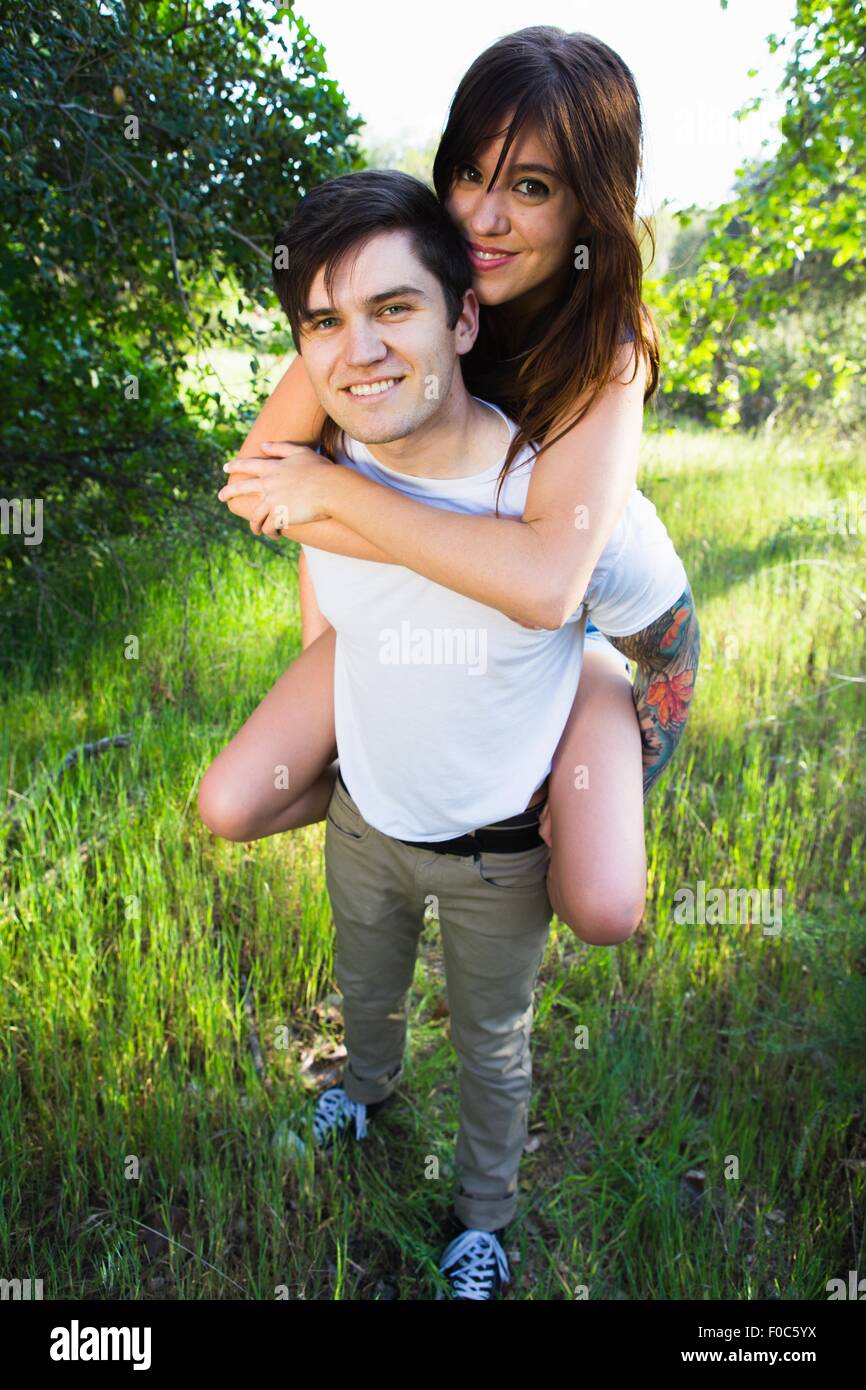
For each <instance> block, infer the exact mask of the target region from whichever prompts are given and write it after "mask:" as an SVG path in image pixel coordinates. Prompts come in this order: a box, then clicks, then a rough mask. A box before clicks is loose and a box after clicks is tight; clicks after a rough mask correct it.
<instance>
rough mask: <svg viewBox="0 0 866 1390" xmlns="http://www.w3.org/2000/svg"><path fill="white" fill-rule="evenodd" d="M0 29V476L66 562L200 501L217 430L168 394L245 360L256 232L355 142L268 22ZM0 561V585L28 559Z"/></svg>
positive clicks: (170, 15) (200, 8) (144, 15)
mask: <svg viewBox="0 0 866 1390" xmlns="http://www.w3.org/2000/svg"><path fill="white" fill-rule="evenodd" d="M0 26H2V27H0V35H2V43H0V130H2V134H0V149H2V155H3V158H2V166H0V219H2V238H0V352H2V355H3V358H4V361H5V364H6V366H5V369H4V383H3V385H4V397H5V409H4V411H3V417H2V427H0V429H2V433H0V462H2V465H3V476H4V490H5V494H6V497H7V498H9V497H10V496H18V497H26V498H38V499H42V500H43V501H44V510H43V516H44V531H45V535H46V538H47V539H49V540H50V539H55V540H57V541H58V542H61V543H62V544H63V545H64V546H67V545H68V544H69V543H70V542H71V541H73V540H74V539H76V538H79V539H80V538H86V537H87V536H92V535H94V534H95V533H103V534H104V533H106V532H110V533H122V532H130V531H132V532H136V531H138V530H140V529H141V527H142V526H145V525H147V524H148V523H149V522H153V521H154V520H164V519H165V518H167V517H168V516H169V515H170V514H171V512H172V510H174V511H175V512H176V510H177V503H178V501H179V500H182V499H185V498H189V497H191V496H193V495H194V494H195V493H196V490H197V489H201V488H202V487H206V488H207V489H208V490H209V491H210V492H213V479H214V476H215V474H214V461H215V458H216V457H217V456H218V457H220V458H223V457H225V455H226V453H227V451H228V448H229V447H230V446H229V444H228V443H227V441H228V440H229V439H231V440H232V442H233V441H234V438H235V435H236V432H237V422H236V421H233V420H232V419H231V418H230V416H229V415H228V414H227V412H226V411H225V409H224V407H223V404H222V403H221V401H220V399H219V396H218V394H216V393H212V394H211V395H208V394H206V393H205V392H204V391H200V392H198V393H194V394H193V396H192V399H191V400H190V399H187V400H186V401H184V399H183V396H182V393H181V391H180V388H179V375H180V373H181V371H182V370H183V369H184V367H185V365H186V363H187V361H188V359H189V356H190V354H191V352H193V350H195V349H197V348H198V349H200V348H201V347H203V346H207V345H208V344H209V343H212V342H214V341H215V340H216V339H217V338H219V339H221V340H226V339H229V338H231V337H232V336H234V337H235V339H236V340H237V338H238V337H240V338H242V339H243V340H244V341H246V342H248V343H249V344H250V346H251V348H252V349H253V350H255V346H256V343H257V341H258V338H257V335H256V333H255V331H254V330H252V329H250V328H244V327H243V325H242V324H240V323H237V322H236V323H230V322H229V319H228V317H227V315H226V312H225V299H226V296H227V294H228V293H231V294H232V295H237V296H238V297H239V298H240V297H243V300H245V301H246V302H247V303H251V304H252V305H256V304H259V305H263V304H266V303H267V302H268V301H269V300H270V298H271V293H272V292H271V278H270V259H271V250H272V242H273V235H274V232H275V230H276V228H277V227H278V226H279V224H280V223H281V221H283V220H284V219H285V217H286V215H287V213H288V211H289V210H290V208H291V206H292V204H293V203H294V202H295V201H296V200H297V199H298V198H299V197H300V196H301V195H303V193H304V192H305V191H306V190H307V189H308V188H309V187H311V186H312V185H314V184H316V183H318V182H320V181H321V180H322V179H325V178H327V177H330V176H332V175H334V174H339V173H342V172H345V171H347V170H349V169H351V168H353V167H356V166H357V164H358V162H359V155H358V152H357V146H356V143H355V137H356V132H357V130H358V128H359V127H360V125H361V122H360V120H359V119H357V118H355V117H353V116H352V115H350V113H349V111H348V109H347V105H346V101H345V98H344V96H343V94H342V93H341V91H340V90H339V89H338V87H337V86H336V84H335V83H334V82H333V81H332V80H331V79H330V78H329V77H328V75H327V72H326V65H325V55H324V53H323V50H322V48H321V46H320V45H319V43H318V42H317V40H316V38H315V37H314V35H313V34H312V33H311V32H310V30H309V28H308V27H307V25H306V24H305V23H304V22H303V20H302V19H300V18H299V17H297V16H296V15H294V14H293V12H292V8H291V6H288V5H279V4H273V3H257V4H255V5H253V4H250V3H248V2H247V0H220V2H219V3H212V0H211V2H210V3H209V2H208V0H188V2H187V3H185V4H183V5H180V4H172V3H165V0H158V3H156V2H155V0H150V2H149V3H143V4H137V3H132V2H130V3H123V0H103V2H102V3H100V4H99V5H94V4H93V3H91V0H52V3H51V4H50V5H43V4H42V3H40V2H39V0H21V3H19V4H18V5H17V6H15V7H5V8H4V11H3V18H2V21H0ZM215 294H216V296H217V304H216V308H215V310H214V306H213V304H212V303H211V302H209V299H210V300H211V301H212V300H213V299H214V296H215ZM239 307H243V305H242V304H241V305H239ZM4 539H5V554H4V556H3V561H4V565H5V570H4V573H5V575H6V578H7V579H8V578H9V576H10V574H12V573H13V572H14V570H15V569H16V567H17V566H18V565H20V564H24V565H32V564H33V563H35V561H34V551H35V550H39V549H40V547H32V548H28V547H24V546H22V545H21V544H20V541H19V538H16V537H6V538H4ZM42 549H43V553H44V547H43V548H42Z"/></svg>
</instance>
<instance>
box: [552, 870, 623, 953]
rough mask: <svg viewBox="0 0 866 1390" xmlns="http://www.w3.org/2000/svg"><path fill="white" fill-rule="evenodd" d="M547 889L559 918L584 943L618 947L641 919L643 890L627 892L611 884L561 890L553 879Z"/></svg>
mask: <svg viewBox="0 0 866 1390" xmlns="http://www.w3.org/2000/svg"><path fill="white" fill-rule="evenodd" d="M548 889H549V896H550V902H551V906H552V907H553V910H554V912H555V913H556V915H557V917H558V918H559V920H560V921H561V922H562V923H563V924H564V925H565V926H567V927H570V928H571V930H572V931H573V932H574V934H575V936H578V937H579V938H580V940H581V941H584V942H586V944H587V945H588V946H619V945H621V943H622V942H623V941H628V939H629V937H630V936H633V935H634V933H635V931H636V930H637V928H638V927H639V926H640V924H641V922H642V920H643V914H644V909H645V907H646V892H645V891H644V892H643V893H640V892H637V893H632V894H630V893H623V891H622V889H621V888H614V887H611V888H610V889H597V890H594V891H593V890H591V891H584V892H576V891H575V890H574V889H573V888H571V889H566V890H565V891H562V890H560V889H559V888H558V886H557V884H556V883H555V881H554V882H552V883H550V884H549V885H548Z"/></svg>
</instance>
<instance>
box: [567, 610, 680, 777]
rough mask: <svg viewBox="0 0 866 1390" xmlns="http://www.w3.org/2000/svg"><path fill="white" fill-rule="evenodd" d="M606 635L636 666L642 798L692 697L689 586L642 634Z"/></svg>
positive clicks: (676, 739)
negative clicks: (641, 747) (641, 745)
mask: <svg viewBox="0 0 866 1390" xmlns="http://www.w3.org/2000/svg"><path fill="white" fill-rule="evenodd" d="M593 621H594V622H595V619H593ZM596 626H598V624H597V623H596ZM599 630H601V629H599ZM605 635H606V636H607V640H608V641H609V642H611V643H613V645H614V646H615V647H616V648H617V650H618V651H621V652H622V653H623V655H624V656H627V657H629V659H630V660H632V661H636V662H637V674H636V675H635V678H634V684H633V686H632V690H633V698H634V703H635V709H636V711H637V717H638V723H639V724H640V730H641V742H642V744H643V794H644V800H646V798H647V796H648V795H649V793H650V791H651V790H652V788H653V787H654V786H655V784H656V782H657V781H658V779H659V777H661V775H662V773H663V772H664V770H665V768H666V767H667V765H668V763H669V762H670V760H671V758H672V757H673V755H674V750H675V749H676V746H677V744H678V743H679V741H680V739H681V738H682V736H683V731H684V729H685V727H686V723H687V721H688V717H689V711H690V708H691V702H692V695H693V694H694V684H695V678H696V676H697V673H698V661H699V658H700V651H701V632H700V626H699V624H698V615H697V613H696V612H695V602H694V598H693V597H692V591H691V588H690V587H689V585H688V584H687V585H686V587H685V589H684V591H683V593H682V594H681V595H680V597H679V598H678V599H677V601H676V602H675V603H673V604H672V605H671V607H670V608H669V609H667V610H666V612H664V613H663V614H662V615H661V617H660V618H656V620H655V622H652V623H650V625H649V627H645V628H644V629H643V630H642V631H641V632H635V633H633V634H631V635H630V636H628V637H612V636H610V634H605Z"/></svg>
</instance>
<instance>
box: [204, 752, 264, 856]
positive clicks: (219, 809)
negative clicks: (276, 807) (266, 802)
mask: <svg viewBox="0 0 866 1390" xmlns="http://www.w3.org/2000/svg"><path fill="white" fill-rule="evenodd" d="M197 805H198V813H199V817H200V818H201V820H202V822H203V823H204V824H205V825H206V826H207V828H208V830H210V831H211V832H212V833H213V834H214V835H218V836H219V837H220V839H221V840H236V841H238V842H239V843H242V842H244V841H246V840H255V839H256V838H257V835H258V832H257V831H256V829H255V826H254V825H253V822H252V818H251V817H250V815H249V813H248V811H247V809H246V808H245V807H244V804H243V801H242V799H241V797H240V796H239V795H238V793H237V789H236V788H235V787H234V786H232V784H231V781H230V780H229V779H228V778H227V777H225V776H224V775H223V774H222V773H221V772H220V771H219V770H218V769H217V768H216V767H215V766H212V767H209V768H208V770H207V772H206V773H205V775H204V777H203V778H202V779H201V782H200V783H199V788H198V797H197Z"/></svg>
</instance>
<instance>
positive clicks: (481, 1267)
mask: <svg viewBox="0 0 866 1390" xmlns="http://www.w3.org/2000/svg"><path fill="white" fill-rule="evenodd" d="M461 1261H462V1265H461V1268H460V1269H458V1270H456V1271H455V1272H454V1274H453V1275H452V1276H451V1284H452V1287H453V1289H454V1292H455V1293H456V1294H457V1296H458V1297H459V1298H472V1299H483V1298H489V1297H490V1291H491V1289H492V1288H493V1287H494V1283H495V1280H494V1270H495V1269H496V1267H497V1266H498V1268H499V1276H500V1278H501V1279H502V1280H503V1281H504V1280H507V1279H508V1261H507V1259H506V1258H505V1251H504V1250H503V1249H502V1246H501V1245H500V1244H499V1241H498V1240H497V1239H496V1236H495V1235H493V1233H492V1232H491V1231H463V1233H462V1234H461V1235H459V1236H457V1237H455V1239H454V1240H452V1242H451V1244H450V1245H449V1246H448V1249H447V1250H446V1251H445V1254H444V1255H443V1256H442V1262H441V1264H440V1265H439V1268H440V1270H441V1271H442V1272H443V1273H444V1271H445V1270H446V1269H448V1268H449V1267H450V1266H451V1265H454V1264H458V1263H460V1262H461Z"/></svg>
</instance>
